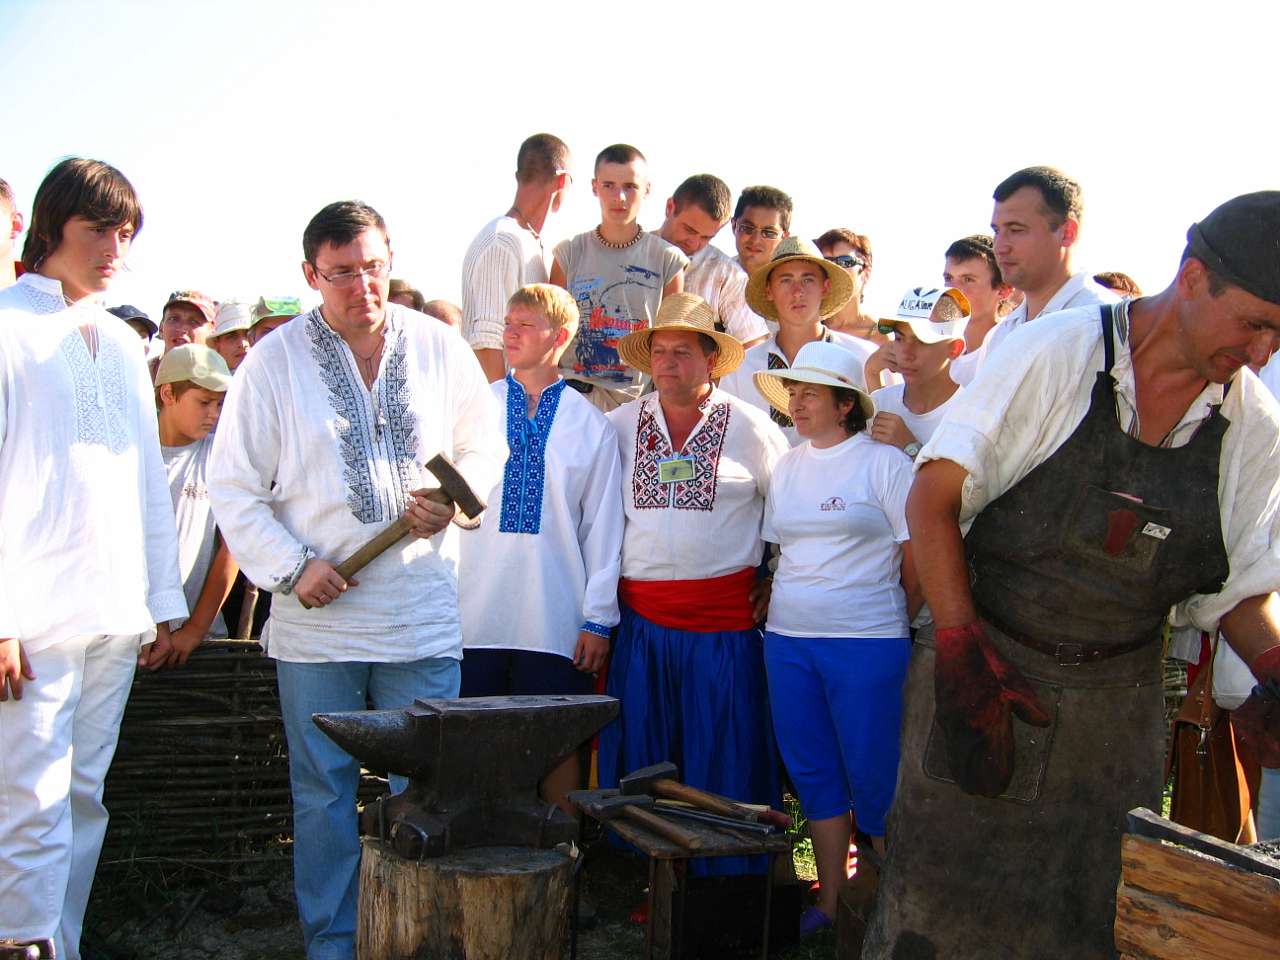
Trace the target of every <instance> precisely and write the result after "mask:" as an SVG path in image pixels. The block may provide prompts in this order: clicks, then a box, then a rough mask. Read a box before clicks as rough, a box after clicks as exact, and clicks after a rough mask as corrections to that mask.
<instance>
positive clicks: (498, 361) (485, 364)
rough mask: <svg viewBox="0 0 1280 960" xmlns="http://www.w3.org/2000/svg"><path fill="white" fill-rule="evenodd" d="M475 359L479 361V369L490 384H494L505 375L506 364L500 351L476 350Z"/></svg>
mask: <svg viewBox="0 0 1280 960" xmlns="http://www.w3.org/2000/svg"><path fill="white" fill-rule="evenodd" d="M476 359H477V360H479V361H480V369H481V370H483V371H484V376H485V379H486V380H488V381H489V382H490V383H496V382H497V381H499V380H501V379H502V378H503V377H505V376H506V375H507V363H506V360H505V359H504V358H503V356H502V351H501V350H490V349H477V350H476Z"/></svg>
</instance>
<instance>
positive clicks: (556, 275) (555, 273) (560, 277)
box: [551, 260, 569, 290]
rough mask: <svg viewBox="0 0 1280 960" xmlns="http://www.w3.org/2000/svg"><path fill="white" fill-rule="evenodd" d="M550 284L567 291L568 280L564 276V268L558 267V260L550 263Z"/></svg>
mask: <svg viewBox="0 0 1280 960" xmlns="http://www.w3.org/2000/svg"><path fill="white" fill-rule="evenodd" d="M551 282H552V283H554V284H555V285H556V286H557V287H564V289H566V290H568V289H569V284H568V279H567V278H566V277H565V275H564V267H562V266H560V261H559V260H552V261H551Z"/></svg>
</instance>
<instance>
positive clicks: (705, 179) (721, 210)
mask: <svg viewBox="0 0 1280 960" xmlns="http://www.w3.org/2000/svg"><path fill="white" fill-rule="evenodd" d="M671 200H672V202H673V203H674V204H675V212H676V213H679V212H680V211H681V210H683V209H684V208H685V207H687V206H689V204H691V203H692V204H693V205H694V206H696V207H698V208H700V209H701V210H702V212H703V213H705V214H706V215H707V216H708V217H710V218H711V219H712V220H714V221H716V223H723V222H724V221H725V220H728V219H729V206H730V204H732V203H733V194H731V193H730V192H729V185H728V184H727V183H725V182H724V181H723V180H721V179H720V178H719V177H717V176H714V175H712V174H710V173H695V174H694V175H693V176H692V177H690V178H689V179H687V180H686V181H685V182H684V183H682V184H680V186H678V187H676V192H675V193H673V194H672V195H671Z"/></svg>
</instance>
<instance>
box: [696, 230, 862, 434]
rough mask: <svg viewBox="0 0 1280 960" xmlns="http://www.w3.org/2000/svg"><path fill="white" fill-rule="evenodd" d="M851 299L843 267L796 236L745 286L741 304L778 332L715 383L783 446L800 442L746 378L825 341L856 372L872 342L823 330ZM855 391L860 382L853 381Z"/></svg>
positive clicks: (780, 367)
mask: <svg viewBox="0 0 1280 960" xmlns="http://www.w3.org/2000/svg"><path fill="white" fill-rule="evenodd" d="M851 296H853V283H852V281H851V280H850V279H849V274H848V273H847V272H846V271H845V270H844V268H842V267H840V266H837V265H836V264H835V263H832V262H831V261H830V260H827V259H826V258H825V257H823V256H822V254H821V253H819V252H818V248H817V247H816V246H814V245H813V244H812V243H810V242H809V241H808V240H805V239H803V238H802V237H787V238H786V239H785V240H782V241H780V242H779V243H778V244H777V246H776V248H775V249H774V254H773V257H772V259H770V260H769V261H767V262H766V263H765V264H764V265H763V266H760V267H757V268H756V269H755V270H754V271H753V272H752V274H751V280H750V282H749V283H748V285H747V304H748V306H750V307H751V309H752V310H754V311H755V312H756V313H758V314H759V315H760V316H762V317H764V318H765V319H766V320H771V321H773V322H774V323H776V324H778V332H777V333H775V334H774V335H773V336H771V337H769V338H768V339H767V340H764V341H763V342H761V343H758V344H756V345H755V346H754V347H752V348H751V349H750V350H748V351H747V353H746V357H745V358H744V359H743V361H742V364H741V365H740V366H738V367H737V368H736V369H735V370H733V371H732V372H731V373H729V374H728V375H726V376H725V377H724V379H723V380H721V381H720V389H722V390H724V391H725V392H726V393H731V394H733V395H734V396H735V397H739V398H740V399H742V400H745V401H747V403H749V404H751V405H752V406H753V407H756V408H758V409H760V410H763V411H764V412H765V413H767V414H769V416H770V417H771V418H772V419H773V422H774V423H776V424H777V425H778V426H779V427H781V428H782V432H783V434H784V435H785V436H786V437H787V440H788V442H789V443H790V444H791V445H792V446H795V445H796V444H798V443H800V442H801V437H800V435H799V434H798V433H796V429H795V425H794V424H793V423H792V422H791V418H790V417H789V416H787V415H786V414H785V413H782V412H781V411H779V410H775V409H774V408H773V407H771V406H770V405H769V401H768V400H766V399H765V398H764V396H763V395H761V393H760V391H759V390H757V389H756V386H755V381H754V380H752V377H753V376H754V375H755V374H757V373H759V372H760V371H761V370H785V369H787V368H788V367H790V366H791V364H792V362H793V361H794V360H795V356H796V354H797V353H798V352H799V351H800V348H801V347H803V346H804V345H805V344H806V343H812V342H814V341H815V340H825V341H826V342H828V343H834V344H837V345H838V346H841V347H843V348H844V349H846V350H848V351H849V352H851V353H854V354H857V356H858V359H859V363H858V369H859V370H861V369H862V368H863V366H864V365H865V364H866V362H867V360H868V359H869V358H870V357H871V355H872V354H873V353H875V350H876V348H875V344H872V343H868V342H867V341H866V340H860V339H858V338H857V337H851V336H849V335H848V334H847V333H837V332H836V331H835V330H829V329H827V327H825V326H823V323H822V321H823V318H825V317H829V316H832V315H834V314H836V313H838V312H839V311H840V309H841V308H842V307H843V306H844V305H845V304H846V303H848V301H849V298H850V297H851ZM857 387H858V389H859V390H865V389H866V383H865V381H863V380H859V382H858V383H857Z"/></svg>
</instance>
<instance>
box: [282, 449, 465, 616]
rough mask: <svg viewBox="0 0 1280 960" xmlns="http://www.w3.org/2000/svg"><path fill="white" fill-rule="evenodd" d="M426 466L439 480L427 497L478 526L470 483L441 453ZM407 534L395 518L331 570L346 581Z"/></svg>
mask: <svg viewBox="0 0 1280 960" xmlns="http://www.w3.org/2000/svg"><path fill="white" fill-rule="evenodd" d="M426 468H427V469H428V470H429V471H431V473H432V474H433V475H434V476H435V478H436V479H437V480H439V481H440V489H438V490H429V491H428V492H427V498H428V499H429V500H434V501H435V502H436V503H442V504H444V505H445V506H446V507H447V506H452V505H454V504H457V506H458V510H459V512H461V513H462V515H463V516H464V517H466V518H467V520H466V522H464V521H460V520H455V521H454V522H455V523H457V524H458V526H460V527H462V528H463V529H465V530H473V529H475V528H476V527H478V526H479V525H480V520H479V517H480V514H481V513H483V512H484V507H485V503H484V501H483V500H481V499H480V498H479V497H477V496H476V495H475V492H474V491H473V490H472V489H471V485H470V484H469V483H467V481H466V480H465V479H464V478H463V476H462V474H460V473H459V472H458V468H457V467H455V466H454V465H453V461H452V460H450V459H449V458H448V457H446V456H445V455H444V454H443V453H437V454H436V455H435V456H434V457H432V458H431V459H430V460H428V461H427V462H426ZM408 535H409V521H407V520H406V519H405V518H404V517H397V518H396V520H395V522H394V523H392V524H391V525H390V526H388V527H386V528H385V529H384V530H383V531H382V532H381V533H379V534H378V535H377V536H376V537H374V538H373V539H372V540H370V541H369V542H368V543H366V544H365V545H364V546H363V547H361V548H360V549H358V550H357V551H356V552H355V553H353V554H351V556H349V557H347V559H345V560H343V561H342V562H341V563H339V564H338V565H337V566H336V567H334V570H336V571H337V573H338V576H340V577H341V578H342V579H343V580H350V579H351V578H352V577H354V576H355V575H356V573H357V572H359V571H360V570H363V569H364V568H365V567H367V566H368V565H369V564H370V563H372V562H373V561H374V560H376V559H377V558H378V557H380V556H381V555H382V554H384V553H386V552H387V550H389V549H391V548H392V547H394V546H395V545H396V544H397V543H399V542H400V541H401V540H403V539H404V538H405V537H407V536H408ZM299 602H300V603H302V605H303V606H304V607H306V608H307V609H308V610H309V609H311V605H310V604H309V603H307V602H306V601H305V600H300V601H299Z"/></svg>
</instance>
